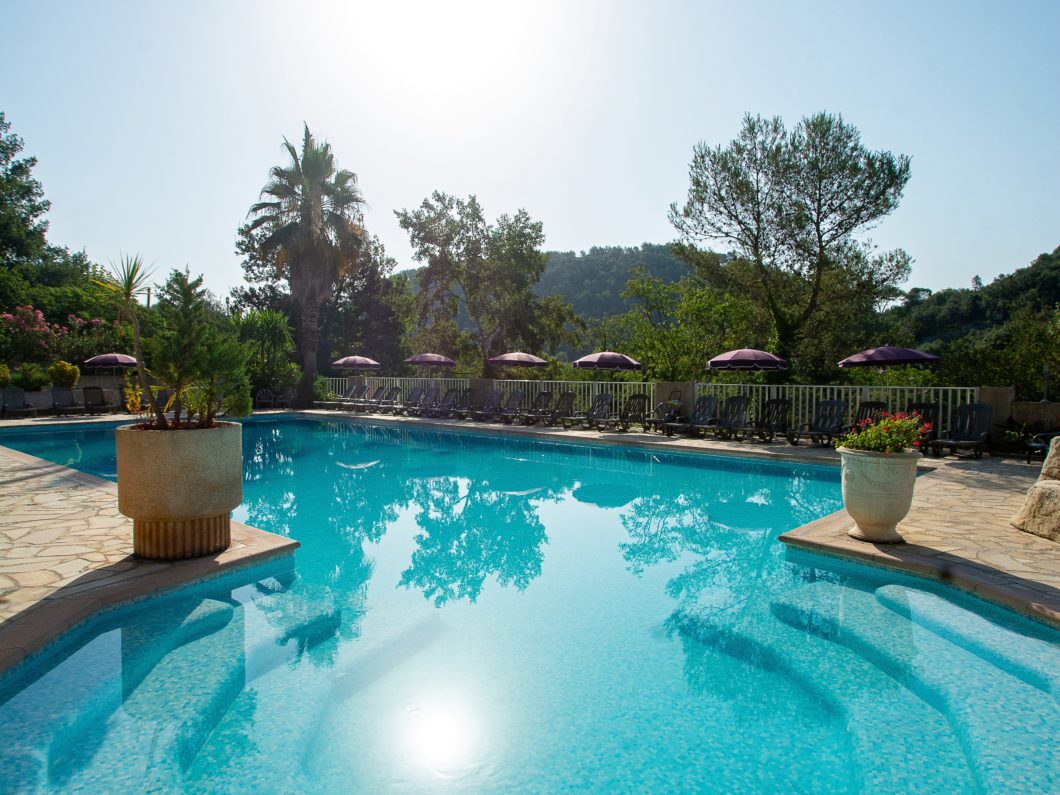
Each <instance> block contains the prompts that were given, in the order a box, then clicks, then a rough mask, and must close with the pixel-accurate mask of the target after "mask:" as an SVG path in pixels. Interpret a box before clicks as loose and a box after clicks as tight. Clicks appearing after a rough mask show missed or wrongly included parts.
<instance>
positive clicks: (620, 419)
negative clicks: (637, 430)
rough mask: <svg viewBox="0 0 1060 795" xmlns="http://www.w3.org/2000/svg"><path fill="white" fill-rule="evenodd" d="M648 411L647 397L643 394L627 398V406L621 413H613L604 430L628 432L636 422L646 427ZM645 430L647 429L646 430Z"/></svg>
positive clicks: (604, 425) (604, 422) (604, 424)
mask: <svg viewBox="0 0 1060 795" xmlns="http://www.w3.org/2000/svg"><path fill="white" fill-rule="evenodd" d="M647 411H648V396H647V395H645V394H644V393H643V392H638V393H637V394H635V395H630V396H629V397H628V398H626V402H625V404H624V405H623V406H622V408H621V409H620V410H619V411H617V412H613V413H611V414H610V415H609V416H608V418H607V419H606V420H604V421H603V424H602V428H603V429H604V430H616V431H628V430H629V426H630V425H632V424H633V423H634V422H639V423H640V424H641V426H642V427H643V426H644V425H645V416H644V415H645V414H646V413H647ZM645 430H647V429H646V428H645Z"/></svg>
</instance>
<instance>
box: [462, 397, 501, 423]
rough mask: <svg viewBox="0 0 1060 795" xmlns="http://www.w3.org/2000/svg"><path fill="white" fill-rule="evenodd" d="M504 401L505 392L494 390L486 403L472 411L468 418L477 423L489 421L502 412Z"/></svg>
mask: <svg viewBox="0 0 1060 795" xmlns="http://www.w3.org/2000/svg"><path fill="white" fill-rule="evenodd" d="M502 400H504V390H503V389H494V390H493V391H492V392H490V394H489V397H487V398H486V402H485V403H483V404H482V405H481V406H480V407H479V408H477V409H471V411H469V412H468V413H467V416H468V417H469V418H471V419H473V420H476V421H483V420H487V419H489V418H490V417H493V416H495V415H496V414H497V412H498V411H500V410H501V401H502Z"/></svg>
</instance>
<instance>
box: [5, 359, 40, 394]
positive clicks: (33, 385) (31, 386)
mask: <svg viewBox="0 0 1060 795" xmlns="http://www.w3.org/2000/svg"><path fill="white" fill-rule="evenodd" d="M11 383H12V384H14V385H15V386H20V387H22V388H23V389H25V390H26V391H27V392H34V391H36V390H38V389H44V387H45V386H47V385H48V374H47V373H46V372H44V370H43V369H42V368H41V366H40V365H39V364H33V363H31V362H25V363H23V364H20V365H19V366H18V367H17V368H16V369H15V372H14V373H12V374H11Z"/></svg>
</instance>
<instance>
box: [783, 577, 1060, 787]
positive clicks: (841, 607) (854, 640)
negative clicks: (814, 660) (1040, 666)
mask: <svg viewBox="0 0 1060 795" xmlns="http://www.w3.org/2000/svg"><path fill="white" fill-rule="evenodd" d="M903 590H907V591H909V590H913V589H903ZM911 595H912V594H910V593H901V592H898V591H897V589H896V588H892V589H890V590H888V591H887V592H885V593H884V594H882V595H878V594H877V593H875V592H867V591H852V590H849V589H846V590H841V589H839V588H838V587H837V586H835V585H834V584H832V583H830V582H826V581H818V582H815V583H812V584H810V585H806V586H804V587H803V588H801V589H799V590H797V591H795V592H793V593H791V594H788V595H787V596H784V597H781V598H779V599H777V600H775V601H774V602H773V604H772V611H773V613H774V614H775V615H776V616H777V617H778V618H780V619H781V620H782V621H784V622H786V623H788V624H790V625H791V626H792V627H794V628H796V629H798V630H805V631H807V632H811V633H813V634H815V635H817V636H818V637H821V638H823V639H826V640H829V641H831V642H834V643H836V644H839V645H841V646H844V647H846V648H847V649H849V650H850V651H851V652H853V653H855V654H856V655H858V656H860V657H862V658H863V659H864V660H866V661H867V662H869V663H870V664H872V665H874V666H875V667H877V668H879V669H880V670H882V671H884V672H886V673H887V674H889V675H890V676H891V677H892V678H893V679H894V680H895V682H896V683H899V684H900V685H902V686H903V687H904V688H908V690H909V692H912V693H915V694H916V695H917V696H919V697H920V698H921V699H923V701H924V702H925V703H926V704H929V705H931V706H934V707H935V708H936V709H938V710H940V714H943V715H948V716H951V720H950V723H951V729H952V732H953V734H954V735H955V736H956V737H957V738H958V739H959V741H960V743H961V745H962V747H963V748H964V751H965V754H964V755H965V758H966V760H967V765H968V767H969V768H970V769H971V771H972V773H973V775H974V776H975V778H976V782H975V783H976V788H977V789H980V790H983V791H986V792H1005V791H1010V788H1011V787H1012V785H1013V783H1014V782H1019V789H1020V791H1021V792H1023V793H1028V795H1029V793H1035V792H1042V793H1050V792H1056V791H1057V788H1058V787H1060V769H1058V768H1060V755H1057V754H1056V753H1055V748H1053V749H1051V750H1050V749H1049V748H1047V747H1045V746H1043V745H1042V738H1045V737H1052V738H1055V737H1058V736H1060V712H1058V711H1057V710H1056V709H1053V710H1042V709H1041V706H1042V700H1043V699H1048V700H1052V699H1051V697H1050V695H1049V694H1048V693H1045V692H1043V691H1042V690H1041V689H1039V688H1038V687H1035V686H1033V685H1031V684H1028V682H1027V681H1024V679H1022V678H1020V677H1019V676H1017V675H1013V674H1010V673H1006V672H1005V671H1002V670H1000V669H999V668H997V667H995V666H994V665H992V664H990V663H989V662H987V661H986V660H985V659H984V658H983V657H981V656H979V655H977V654H974V653H972V652H971V651H969V650H967V649H964V648H962V647H961V646H958V645H956V644H955V643H953V642H952V640H951V638H954V639H955V638H957V637H958V633H959V632H960V630H959V629H958V628H957V627H956V626H955V625H954V623H953V622H952V619H953V617H954V616H953V614H950V615H949V616H948V618H949V620H948V621H947V623H946V625H945V626H946V630H945V633H948V634H949V636H950V637H946V636H945V633H944V634H942V635H940V634H936V632H935V631H933V628H932V627H931V626H926V625H924V624H919V623H916V622H912V623H911V622H909V621H908V620H907V619H906V618H905V616H903V615H901V613H900V612H896V611H895V610H893V609H891V608H890V607H889V606H888V605H887V604H884V603H882V602H881V599H882V600H883V601H886V602H890V603H892V604H893V603H895V600H896V599H901V598H908V597H909V596H911ZM957 609H959V608H957ZM969 615H973V614H970V613H969ZM977 629H978V631H979V638H980V641H979V645H980V648H981V649H985V648H987V645H986V644H989V645H990V646H992V647H995V648H996V646H997V645H998V644H997V641H998V640H999V637H1000V636H991V635H990V633H987V632H985V631H984V629H983V628H982V627H978V628H977ZM961 642H962V643H963V633H961ZM1022 664H1023V665H1024V666H1026V665H1027V664H1028V660H1027V659H1026V658H1024V659H1023V660H1022ZM954 672H960V673H961V674H962V676H960V677H959V678H958V679H956V680H955V679H954V678H953V677H952V674H953V673H954ZM1047 678H1048V677H1046V676H1044V675H1041V676H1040V677H1039V679H1040V680H1044V679H1047ZM955 682H956V683H955ZM1054 707H1055V702H1054ZM893 719H894V720H896V721H902V722H906V723H908V722H910V721H912V720H914V719H915V718H914V716H913V714H912V713H908V714H905V715H901V714H898V715H895V716H893ZM998 733H1001V734H1003V735H1004V736H1006V737H1007V738H1008V740H1009V741H1008V742H1006V743H1004V744H1003V745H998V744H997V743H996V742H994V740H993V739H991V738H994V737H996V736H997V735H998ZM932 747H933V742H927V741H925V743H924V748H932Z"/></svg>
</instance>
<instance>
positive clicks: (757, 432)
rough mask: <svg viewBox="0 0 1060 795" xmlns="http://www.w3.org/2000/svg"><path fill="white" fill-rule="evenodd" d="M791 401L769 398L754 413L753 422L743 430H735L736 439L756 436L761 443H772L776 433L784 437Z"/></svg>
mask: <svg viewBox="0 0 1060 795" xmlns="http://www.w3.org/2000/svg"><path fill="white" fill-rule="evenodd" d="M790 406H791V401H790V400H788V399H787V398H770V399H769V400H767V401H766V402H765V403H763V404H762V406H761V407H760V408H759V409H758V411H757V412H756V413H755V421H754V422H753V423H752V424H750V425H747V426H745V427H743V428H740V429H738V430H735V431H734V432H733V435H734V436H735V437H736V438H738V439H739V438H742V437H744V436H757V437H758V438H759V439H761V440H762V441H763V442H771V441H773V437H774V436H776V435H777V434H778V433H779V434H781V435H784V434H786V433H787V432H788V409H789V408H790Z"/></svg>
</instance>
